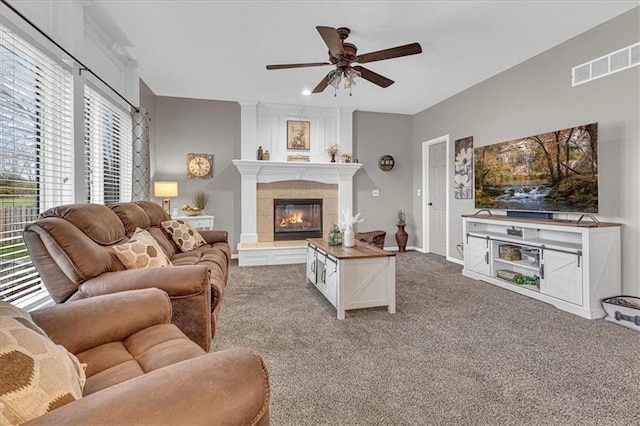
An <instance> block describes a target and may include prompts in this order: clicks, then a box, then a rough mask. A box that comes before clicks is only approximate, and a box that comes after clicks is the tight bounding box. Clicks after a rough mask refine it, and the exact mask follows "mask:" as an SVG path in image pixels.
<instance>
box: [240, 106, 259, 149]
mask: <svg viewBox="0 0 640 426" xmlns="http://www.w3.org/2000/svg"><path fill="white" fill-rule="evenodd" d="M238 103H239V104H240V158H242V159H243V160H255V159H256V149H257V147H258V102H257V101H240V102H238Z"/></svg>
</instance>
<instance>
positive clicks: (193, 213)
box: [182, 209, 202, 216]
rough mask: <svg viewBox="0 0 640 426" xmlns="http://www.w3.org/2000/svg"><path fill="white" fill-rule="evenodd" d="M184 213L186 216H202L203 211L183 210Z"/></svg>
mask: <svg viewBox="0 0 640 426" xmlns="http://www.w3.org/2000/svg"><path fill="white" fill-rule="evenodd" d="M182 212H183V213H184V215H185V216H200V215H201V214H202V210H193V209H192V210H184V209H182Z"/></svg>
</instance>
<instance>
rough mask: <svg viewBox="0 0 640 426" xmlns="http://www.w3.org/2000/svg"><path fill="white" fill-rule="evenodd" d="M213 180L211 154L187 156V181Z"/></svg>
mask: <svg viewBox="0 0 640 426" xmlns="http://www.w3.org/2000/svg"><path fill="white" fill-rule="evenodd" d="M211 178H213V154H187V179H211Z"/></svg>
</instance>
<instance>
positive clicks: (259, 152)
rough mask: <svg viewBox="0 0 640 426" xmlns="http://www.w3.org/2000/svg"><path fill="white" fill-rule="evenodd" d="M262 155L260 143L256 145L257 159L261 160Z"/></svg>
mask: <svg viewBox="0 0 640 426" xmlns="http://www.w3.org/2000/svg"><path fill="white" fill-rule="evenodd" d="M263 155H264V153H263V151H262V145H260V146H259V147H258V155H257V159H258V160H262V156H263Z"/></svg>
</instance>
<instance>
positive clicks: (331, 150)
mask: <svg viewBox="0 0 640 426" xmlns="http://www.w3.org/2000/svg"><path fill="white" fill-rule="evenodd" d="M326 151H327V154H329V155H330V156H331V162H332V163H335V162H336V155H338V153H339V152H340V148H339V147H338V144H337V143H334V144H331V145H329V146H328V147H327V150H326Z"/></svg>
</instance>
